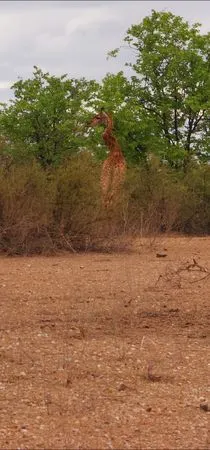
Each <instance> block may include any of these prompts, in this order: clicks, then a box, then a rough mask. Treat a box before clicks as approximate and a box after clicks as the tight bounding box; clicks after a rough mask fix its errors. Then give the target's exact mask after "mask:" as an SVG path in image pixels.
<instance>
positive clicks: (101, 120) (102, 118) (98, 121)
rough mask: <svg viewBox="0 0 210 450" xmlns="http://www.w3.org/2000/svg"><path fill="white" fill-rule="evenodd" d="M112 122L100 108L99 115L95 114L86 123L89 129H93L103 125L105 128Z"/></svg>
mask: <svg viewBox="0 0 210 450" xmlns="http://www.w3.org/2000/svg"><path fill="white" fill-rule="evenodd" d="M110 121H112V119H111V117H110V116H109V114H107V113H106V112H105V111H104V109H103V108H101V111H100V113H98V114H96V115H95V116H94V117H93V118H92V119H91V120H90V122H89V123H88V126H89V127H95V126H97V125H105V126H107V125H108V124H109V122H110Z"/></svg>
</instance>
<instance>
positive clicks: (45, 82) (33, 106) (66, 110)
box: [0, 66, 98, 167]
mask: <svg viewBox="0 0 210 450" xmlns="http://www.w3.org/2000/svg"><path fill="white" fill-rule="evenodd" d="M97 88H98V84H97V83H96V82H95V81H86V80H85V79H84V78H82V79H80V80H77V79H68V78H67V75H62V76H60V77H55V76H51V75H50V74H49V73H44V72H43V71H42V70H41V69H39V68H38V67H36V66H34V72H33V78H31V79H27V80H22V79H20V80H18V81H17V82H16V83H14V85H13V86H12V89H13V90H14V97H15V98H14V100H11V101H10V104H9V105H8V104H5V105H3V108H2V110H1V115H0V127H1V134H2V135H4V136H6V137H7V138H8V139H9V141H10V143H11V144H13V143H15V144H16V147H15V149H17V144H18V145H19V146H21V144H23V145H24V146H25V148H27V152H29V153H30V154H32V155H33V156H35V157H36V158H37V160H38V161H40V162H41V164H42V165H43V166H44V167H46V166H50V165H52V164H57V163H59V162H60V161H61V160H62V158H63V157H64V156H66V155H71V154H73V153H75V152H77V151H78V150H80V149H81V148H82V147H83V146H84V144H85V138H84V132H83V128H84V122H85V120H86V117H87V111H86V109H85V105H86V104H87V103H88V104H91V100H92V99H94V96H95V92H96V91H97ZM15 149H14V151H15Z"/></svg>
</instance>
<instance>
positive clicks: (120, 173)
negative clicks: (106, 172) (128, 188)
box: [111, 163, 126, 200]
mask: <svg viewBox="0 0 210 450" xmlns="http://www.w3.org/2000/svg"><path fill="white" fill-rule="evenodd" d="M125 170H126V166H125V164H124V163H122V164H120V165H116V166H115V167H114V171H113V177H112V185H111V199H112V200H114V199H115V200H117V198H118V197H119V195H120V188H121V185H122V183H123V181H124V177H125Z"/></svg>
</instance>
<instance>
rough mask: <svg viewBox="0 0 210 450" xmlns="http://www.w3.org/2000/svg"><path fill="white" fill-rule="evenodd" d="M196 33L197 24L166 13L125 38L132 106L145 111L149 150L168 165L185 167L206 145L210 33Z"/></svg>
mask: <svg viewBox="0 0 210 450" xmlns="http://www.w3.org/2000/svg"><path fill="white" fill-rule="evenodd" d="M199 29H200V24H197V23H196V24H194V25H193V26H190V25H189V24H188V22H185V21H184V20H183V19H182V18H181V17H179V16H175V15H173V14H172V13H170V12H156V11H154V10H153V11H152V14H151V15H150V16H148V17H145V18H144V19H143V21H142V22H141V23H140V24H137V25H132V26H131V27H130V28H129V29H128V31H127V33H126V36H125V38H124V41H125V42H126V45H128V46H129V48H130V49H131V50H132V51H133V52H134V54H132V55H133V56H134V55H135V60H132V62H128V63H126V64H127V65H129V66H131V68H132V69H133V70H134V72H135V73H136V75H134V76H132V78H131V82H132V87H133V101H135V102H137V103H140V104H141V105H142V107H143V109H144V113H145V114H144V119H145V121H146V122H147V123H148V126H146V125H145V127H146V128H147V131H149V130H150V138H149V139H148V144H149V145H150V146H151V150H152V151H153V150H154V148H157V151H158V153H159V154H160V156H161V157H162V158H164V159H167V160H168V161H169V162H170V163H171V164H172V165H173V163H175V164H176V163H178V162H179V163H180V164H182V163H183V164H184V165H185V166H186V165H187V163H188V162H189V161H190V160H191V159H192V156H196V155H198V156H199V157H200V155H202V143H204V141H205V142H207V141H208V142H209V140H208V139H209V138H207V134H208V135H209V131H208V125H207V124H208V121H209V110H210V50H209V49H210V33H208V34H205V35H201V33H200V30H199ZM118 52H119V49H115V50H113V51H112V52H110V53H109V55H110V56H114V57H115V56H117V54H118ZM152 147H153V148H152ZM205 152H208V150H207V149H206V146H205ZM209 156H210V155H209Z"/></svg>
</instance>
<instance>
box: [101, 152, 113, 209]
mask: <svg viewBox="0 0 210 450" xmlns="http://www.w3.org/2000/svg"><path fill="white" fill-rule="evenodd" d="M111 178H112V168H111V166H110V160H109V159H106V160H105V161H104V163H103V166H102V173H101V190H102V196H103V202H104V205H105V206H107V203H108V197H109V190H110V187H111Z"/></svg>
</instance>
